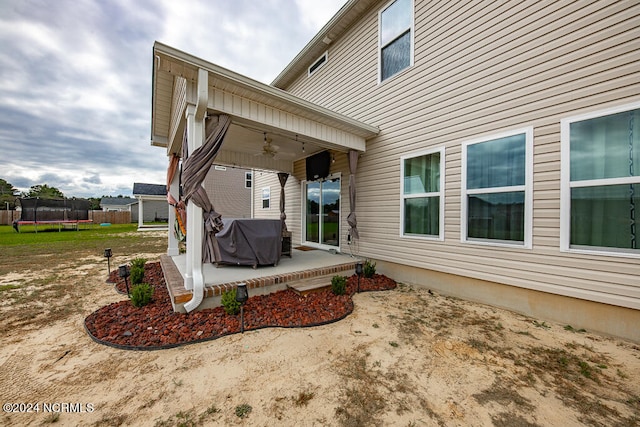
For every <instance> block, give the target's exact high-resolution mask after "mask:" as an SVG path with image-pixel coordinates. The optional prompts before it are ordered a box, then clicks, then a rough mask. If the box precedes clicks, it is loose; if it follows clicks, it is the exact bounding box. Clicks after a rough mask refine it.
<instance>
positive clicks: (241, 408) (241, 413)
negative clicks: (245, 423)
mask: <svg viewBox="0 0 640 427" xmlns="http://www.w3.org/2000/svg"><path fill="white" fill-rule="evenodd" d="M252 409H253V408H252V407H251V405H249V404H247V403H243V404H242V405H238V406H236V416H237V417H238V418H245V417H247V416H248V415H249V414H250V413H251V410H252Z"/></svg>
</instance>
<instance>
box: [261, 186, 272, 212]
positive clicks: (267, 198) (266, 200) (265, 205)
mask: <svg viewBox="0 0 640 427" xmlns="http://www.w3.org/2000/svg"><path fill="white" fill-rule="evenodd" d="M270 207H271V187H264V188H263V189H262V209H269V208H270Z"/></svg>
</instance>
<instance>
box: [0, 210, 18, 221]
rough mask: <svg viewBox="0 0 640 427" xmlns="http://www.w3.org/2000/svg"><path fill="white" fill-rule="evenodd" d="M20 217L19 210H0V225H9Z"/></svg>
mask: <svg viewBox="0 0 640 427" xmlns="http://www.w3.org/2000/svg"><path fill="white" fill-rule="evenodd" d="M18 218H20V212H17V211H6V210H5V211H0V225H11V224H13V221H14V220H16V219H18Z"/></svg>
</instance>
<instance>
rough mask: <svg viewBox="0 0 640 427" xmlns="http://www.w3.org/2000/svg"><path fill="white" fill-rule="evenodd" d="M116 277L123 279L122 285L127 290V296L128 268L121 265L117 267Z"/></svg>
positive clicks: (125, 265)
mask: <svg viewBox="0 0 640 427" xmlns="http://www.w3.org/2000/svg"><path fill="white" fill-rule="evenodd" d="M118 276H120V277H122V278H123V279H124V285H125V287H126V288H127V296H129V282H128V281H127V277H129V268H128V266H127V264H122V265H121V266H120V267H118Z"/></svg>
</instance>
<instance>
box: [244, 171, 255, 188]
mask: <svg viewBox="0 0 640 427" xmlns="http://www.w3.org/2000/svg"><path fill="white" fill-rule="evenodd" d="M252 187H253V172H245V173H244V188H252Z"/></svg>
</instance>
